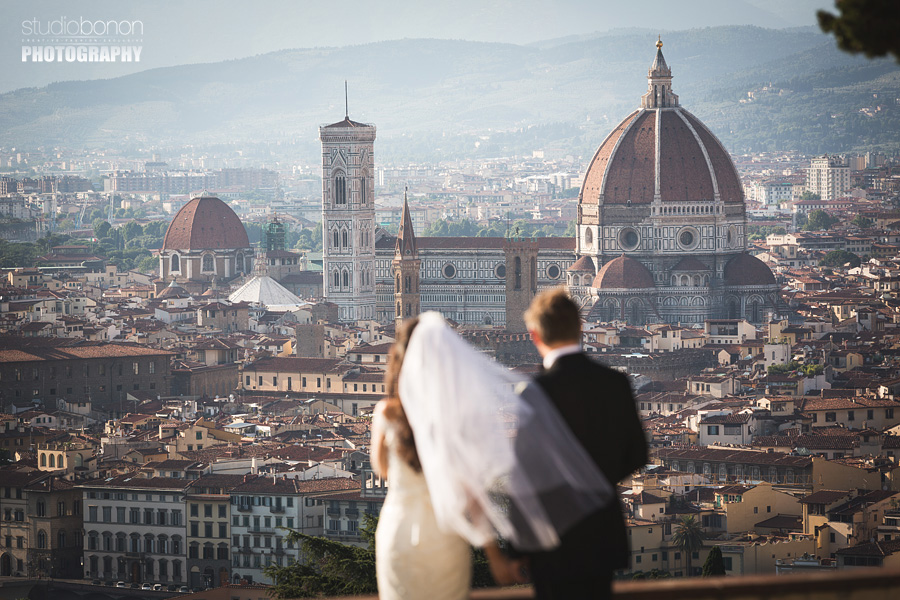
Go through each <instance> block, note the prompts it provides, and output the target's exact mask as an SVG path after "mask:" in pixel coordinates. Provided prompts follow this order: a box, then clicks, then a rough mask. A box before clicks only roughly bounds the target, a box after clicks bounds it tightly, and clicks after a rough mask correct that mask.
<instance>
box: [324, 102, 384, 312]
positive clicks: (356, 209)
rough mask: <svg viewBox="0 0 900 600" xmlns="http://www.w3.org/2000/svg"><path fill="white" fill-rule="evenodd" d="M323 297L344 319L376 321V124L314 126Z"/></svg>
mask: <svg viewBox="0 0 900 600" xmlns="http://www.w3.org/2000/svg"><path fill="white" fill-rule="evenodd" d="M319 139H320V140H321V142H322V235H323V238H324V239H323V240H322V242H323V243H322V272H323V278H324V281H323V291H324V296H325V299H326V300H328V301H329V302H333V303H335V304H337V306H338V318H339V319H340V320H341V321H345V322H354V321H359V320H363V319H365V320H374V319H375V193H374V192H375V150H374V146H375V126H374V125H369V124H365V123H358V122H356V121H352V120H351V119H350V116H349V114H348V115H346V116H345V117H344V120H343V121H338V122H337V123H333V124H331V125H324V126H322V127H319Z"/></svg>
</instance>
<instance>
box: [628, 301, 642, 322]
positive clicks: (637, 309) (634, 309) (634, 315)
mask: <svg viewBox="0 0 900 600" xmlns="http://www.w3.org/2000/svg"><path fill="white" fill-rule="evenodd" d="M640 322H641V304H640V302H632V303H631V323H630V325H637V324H639V323H640Z"/></svg>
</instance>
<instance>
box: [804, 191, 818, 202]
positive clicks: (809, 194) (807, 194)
mask: <svg viewBox="0 0 900 600" xmlns="http://www.w3.org/2000/svg"><path fill="white" fill-rule="evenodd" d="M800 199H801V200H821V199H822V196H820V195H819V194H816V193H814V192H811V191H809V190H806V191H804V192H803V193H802V194H800Z"/></svg>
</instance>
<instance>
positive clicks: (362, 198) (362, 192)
mask: <svg viewBox="0 0 900 600" xmlns="http://www.w3.org/2000/svg"><path fill="white" fill-rule="evenodd" d="M368 181H369V172H368V171H363V173H362V177H360V179H359V202H360V204H365V203H366V201H367V200H368V190H367V189H366V187H367V182H368Z"/></svg>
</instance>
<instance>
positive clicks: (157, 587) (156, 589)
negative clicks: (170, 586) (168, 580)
mask: <svg viewBox="0 0 900 600" xmlns="http://www.w3.org/2000/svg"><path fill="white" fill-rule="evenodd" d="M153 591H154V592H161V591H163V584H161V583H154V584H153Z"/></svg>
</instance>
